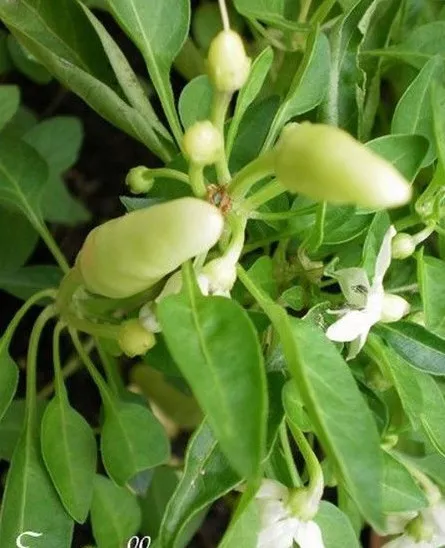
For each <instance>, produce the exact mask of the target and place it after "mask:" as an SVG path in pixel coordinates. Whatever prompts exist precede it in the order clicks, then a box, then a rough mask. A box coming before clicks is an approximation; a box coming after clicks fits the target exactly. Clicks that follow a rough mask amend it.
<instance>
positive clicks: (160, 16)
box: [107, 0, 190, 143]
mask: <svg viewBox="0 0 445 548" xmlns="http://www.w3.org/2000/svg"><path fill="white" fill-rule="evenodd" d="M107 4H108V6H109V8H110V10H111V12H112V13H113V15H114V16H115V17H116V19H117V21H118V22H119V24H120V25H121V26H122V28H123V29H124V30H125V32H126V33H127V34H128V36H129V37H130V38H131V39H132V40H133V42H134V43H135V44H136V46H137V47H138V48H139V50H140V52H141V53H142V55H143V56H144V59H145V62H146V63H147V67H148V71H149V73H150V77H151V80H152V82H153V85H154V87H155V89H156V91H157V93H158V95H159V98H160V100H161V103H162V106H163V108H164V112H165V115H166V117H167V120H168V121H169V124H170V127H171V129H172V131H173V134H174V135H175V138H176V140H177V141H178V143H179V142H180V141H181V135H182V131H181V127H180V124H179V120H178V116H177V113H176V108H175V102H174V97H173V91H172V87H171V84H170V78H169V74H170V69H171V66H172V63H173V61H174V59H175V57H176V55H177V54H178V53H179V51H180V49H181V47H182V45H183V44H184V41H185V39H186V37H187V34H188V29H189V24H190V3H189V1H188V0H163V1H162V2H161V3H159V2H158V0H107Z"/></svg>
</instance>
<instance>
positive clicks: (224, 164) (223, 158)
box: [211, 90, 232, 185]
mask: <svg viewBox="0 0 445 548" xmlns="http://www.w3.org/2000/svg"><path fill="white" fill-rule="evenodd" d="M231 98H232V94H231V93H225V92H221V91H216V90H215V91H214V95H213V103H212V114H211V119H212V123H213V125H214V126H215V127H216V129H217V130H218V131H219V133H220V134H221V141H222V143H223V146H222V149H221V154H220V156H219V159H218V161H217V162H216V165H215V168H216V174H217V177H218V182H219V184H223V185H227V184H229V182H230V180H231V178H232V176H231V174H230V170H229V164H228V158H227V154H226V148H225V139H224V122H225V120H226V115H227V109H228V108H229V105H230V100H231Z"/></svg>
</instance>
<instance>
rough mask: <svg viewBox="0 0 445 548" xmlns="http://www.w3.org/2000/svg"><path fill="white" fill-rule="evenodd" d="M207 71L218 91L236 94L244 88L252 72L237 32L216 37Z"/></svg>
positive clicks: (229, 32)
mask: <svg viewBox="0 0 445 548" xmlns="http://www.w3.org/2000/svg"><path fill="white" fill-rule="evenodd" d="M207 69H208V74H209V78H210V80H211V82H212V84H213V86H214V87H215V89H216V90H217V91H220V92H223V93H234V92H235V91H237V90H239V89H241V88H242V87H243V85H244V84H245V82H246V80H247V78H248V76H249V72H250V58H249V57H248V56H247V54H246V50H245V49H244V44H243V41H242V39H241V37H240V35H239V34H238V33H237V32H235V31H233V30H223V31H221V32H220V33H219V34H217V35H216V36H215V38H214V39H213V40H212V43H211V44H210V48H209V55H208V58H207Z"/></svg>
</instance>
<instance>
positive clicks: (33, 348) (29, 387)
mask: <svg viewBox="0 0 445 548" xmlns="http://www.w3.org/2000/svg"><path fill="white" fill-rule="evenodd" d="M55 313H56V311H55V308H54V306H53V305H50V306H47V307H46V308H44V309H43V310H42V312H41V313H40V315H39V317H38V318H37V320H36V322H35V324H34V326H33V328H32V331H31V336H30V338H29V346H28V356H27V360H26V428H27V429H28V430H27V431H28V432H29V433H30V434H32V433H33V431H34V427H35V424H36V423H35V418H36V401H37V394H36V386H37V353H38V348H39V341H40V337H41V335H42V331H43V329H44V327H45V325H46V323H47V322H48V321H49V320H50V319H51V318H52V317H53V316H54V315H55Z"/></svg>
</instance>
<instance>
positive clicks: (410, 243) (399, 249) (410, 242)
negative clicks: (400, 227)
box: [391, 232, 416, 260]
mask: <svg viewBox="0 0 445 548" xmlns="http://www.w3.org/2000/svg"><path fill="white" fill-rule="evenodd" d="M415 250H416V242H415V241H414V238H413V237H412V236H411V234H407V233H406V232H399V233H398V234H396V235H395V236H394V238H393V240H392V242H391V255H392V258H393V259H401V260H403V259H407V258H408V257H410V256H411V255H412V254H413V253H414V251H415Z"/></svg>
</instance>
